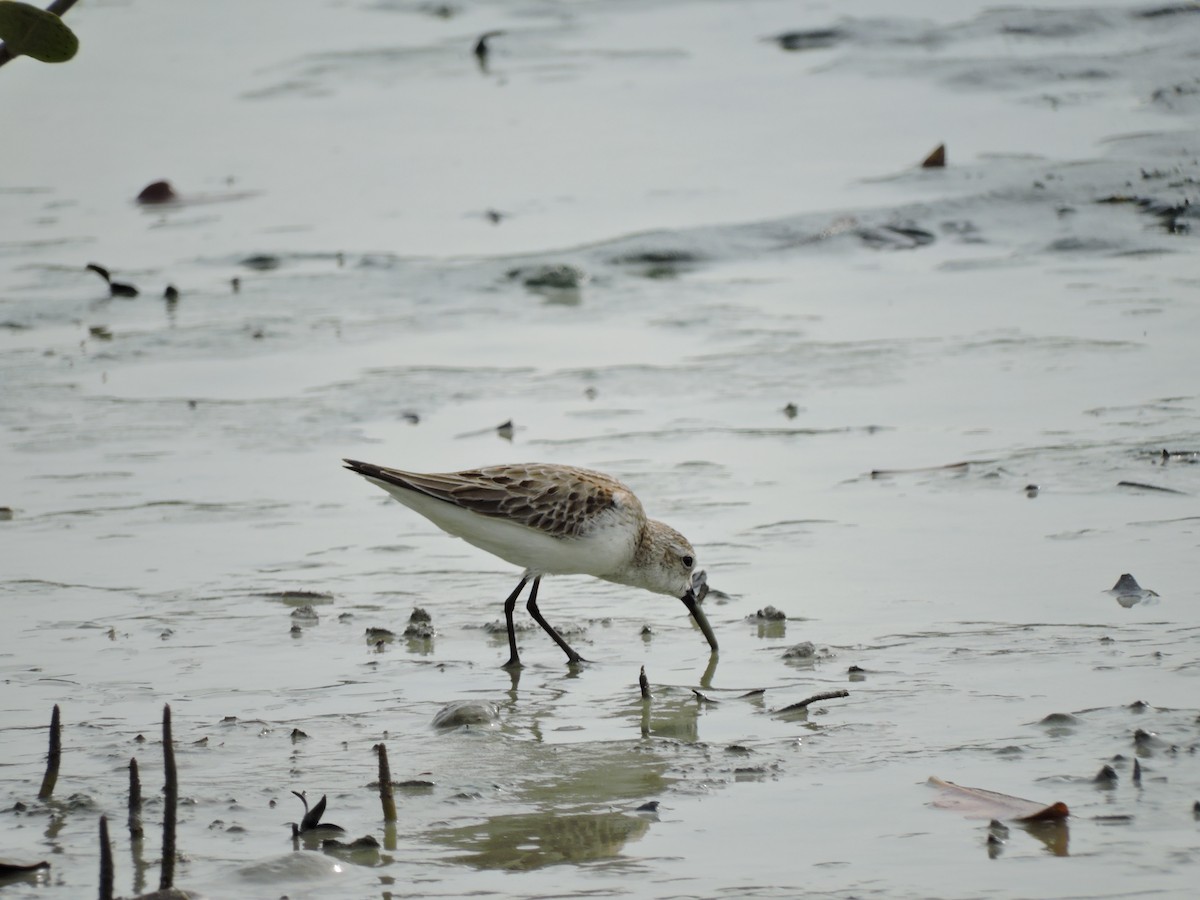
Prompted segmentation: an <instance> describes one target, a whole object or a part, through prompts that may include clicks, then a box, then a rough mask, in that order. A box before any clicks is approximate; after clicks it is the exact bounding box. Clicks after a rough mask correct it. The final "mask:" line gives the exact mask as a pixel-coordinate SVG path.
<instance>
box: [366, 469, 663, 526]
mask: <svg viewBox="0 0 1200 900" xmlns="http://www.w3.org/2000/svg"><path fill="white" fill-rule="evenodd" d="M378 473H379V474H377V475H376V476H375V477H382V478H384V479H385V480H387V481H390V482H392V483H393V484H400V485H402V486H404V487H407V488H410V489H412V490H416V491H420V492H421V493H423V494H428V495H429V496H431V497H436V498H437V499H439V500H445V501H446V502H447V503H453V504H455V505H456V506H461V507H462V508H463V509H469V510H470V511H471V512H474V513H478V514H479V515H481V516H493V517H495V518H503V519H511V520H512V521H514V522H519V523H521V524H522V525H527V526H528V527H530V528H536V529H538V530H539V531H544V532H546V533H547V534H551V535H554V536H555V537H563V538H571V537H579V536H580V535H582V534H584V533H586V532H587V531H588V529H589V528H590V527H591V526H592V524H593V523H594V522H595V518H596V517H597V516H598V515H600V514H601V513H603V512H605V511H606V510H610V509H617V510H620V511H622V512H624V513H626V514H630V513H632V514H633V515H634V516H641V515H642V511H641V504H640V503H639V502H638V499H637V498H636V497H635V496H634V495H633V493H632V492H631V491H630V490H629V489H628V488H627V487H625V486H624V485H623V484H621V483H620V482H619V481H616V480H614V479H612V478H609V477H608V476H607V475H603V474H601V473H599V472H591V471H588V470H587V469H576V468H572V467H567V466H556V465H546V464H539V463H528V464H519V465H507V466H489V467H487V468H482V469H468V470H465V471H462V472H446V473H430V474H424V473H418V472H404V471H401V470H399V469H387V468H383V467H380V468H379V470H378Z"/></svg>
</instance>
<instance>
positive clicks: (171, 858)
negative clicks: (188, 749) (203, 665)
mask: <svg viewBox="0 0 1200 900" xmlns="http://www.w3.org/2000/svg"><path fill="white" fill-rule="evenodd" d="M163 773H164V775H165V779H166V783H165V784H164V785H163V796H164V798H165V799H164V801H163V841H162V873H161V874H160V875H159V878H158V889H159V890H160V891H166V890H170V888H171V886H172V883H173V882H174V881H175V813H176V810H177V808H178V806H179V780H178V776H177V774H176V772H175V742H174V740H173V739H172V737H171V704H169V703H165V704H163Z"/></svg>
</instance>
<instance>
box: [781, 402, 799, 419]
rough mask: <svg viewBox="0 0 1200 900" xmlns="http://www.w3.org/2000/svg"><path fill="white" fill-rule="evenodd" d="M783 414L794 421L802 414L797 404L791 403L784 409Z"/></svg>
mask: <svg viewBox="0 0 1200 900" xmlns="http://www.w3.org/2000/svg"><path fill="white" fill-rule="evenodd" d="M783 414H784V415H785V416H787V417H788V418H789V419H794V418H796V416H798V415H799V414H800V407H798V406H797V405H796V404H795V403H789V404H788V405H787V406H785V407H784V408H783Z"/></svg>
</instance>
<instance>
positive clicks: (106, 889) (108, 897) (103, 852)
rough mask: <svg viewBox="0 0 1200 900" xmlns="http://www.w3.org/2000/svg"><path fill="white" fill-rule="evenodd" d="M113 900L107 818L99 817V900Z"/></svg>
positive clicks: (110, 849)
mask: <svg viewBox="0 0 1200 900" xmlns="http://www.w3.org/2000/svg"><path fill="white" fill-rule="evenodd" d="M112 898H113V855H112V844H111V843H109V840H108V816H101V817H100V900H112Z"/></svg>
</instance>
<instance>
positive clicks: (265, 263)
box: [241, 253, 282, 272]
mask: <svg viewBox="0 0 1200 900" xmlns="http://www.w3.org/2000/svg"><path fill="white" fill-rule="evenodd" d="M281 263H282V260H281V259H280V258H279V257H278V256H275V255H273V254H270V253H256V254H254V255H253V256H247V257H246V258H245V259H243V260H242V262H241V264H242V265H243V266H245V267H246V268H247V269H254V270H255V271H257V272H269V271H270V270H271V269H278V268H279V266H280V265H281Z"/></svg>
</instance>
